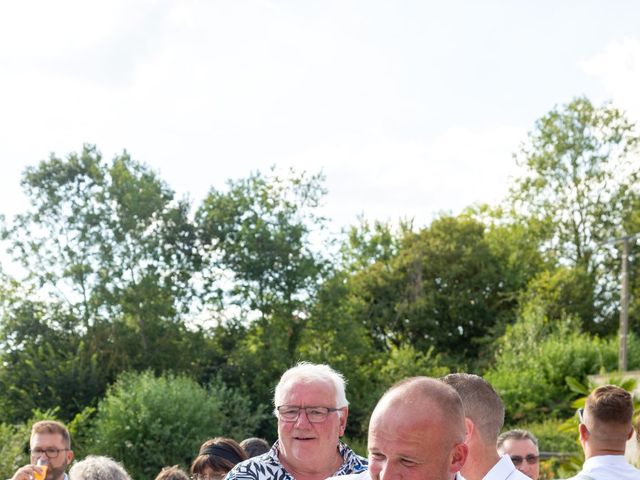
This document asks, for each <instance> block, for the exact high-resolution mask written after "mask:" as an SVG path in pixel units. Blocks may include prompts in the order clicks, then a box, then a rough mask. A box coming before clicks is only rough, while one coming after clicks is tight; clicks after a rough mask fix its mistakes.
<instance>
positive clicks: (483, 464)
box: [460, 442, 500, 480]
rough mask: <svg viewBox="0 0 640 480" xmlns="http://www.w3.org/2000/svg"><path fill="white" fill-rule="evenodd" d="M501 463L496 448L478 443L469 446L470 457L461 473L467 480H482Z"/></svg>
mask: <svg viewBox="0 0 640 480" xmlns="http://www.w3.org/2000/svg"><path fill="white" fill-rule="evenodd" d="M499 461H500V455H498V452H497V451H496V447H495V446H489V445H483V444H481V443H480V442H476V443H474V444H473V445H469V456H468V457H467V461H466V462H465V464H464V466H463V467H462V470H461V471H460V473H462V476H463V477H464V478H465V479H466V480H482V479H483V478H484V476H485V475H486V474H487V473H489V470H491V469H492V468H493V467H494V466H495V464H496V463H498V462H499Z"/></svg>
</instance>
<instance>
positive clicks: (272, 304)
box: [196, 171, 325, 318]
mask: <svg viewBox="0 0 640 480" xmlns="http://www.w3.org/2000/svg"><path fill="white" fill-rule="evenodd" d="M324 193H325V191H324V189H323V187H322V176H320V175H315V176H308V175H306V174H304V173H303V174H297V173H296V172H293V171H291V172H290V174H289V176H288V177H280V176H277V175H275V174H272V175H271V176H264V175H262V174H261V173H259V172H257V173H255V174H252V175H250V176H249V178H247V179H242V180H238V181H229V182H228V191H226V192H219V191H216V190H214V189H212V190H211V191H210V192H209V194H208V196H207V198H205V200H204V202H203V204H202V206H201V207H200V208H199V209H198V212H197V214H196V221H197V224H198V227H199V229H200V236H201V241H202V243H203V245H204V246H205V247H206V249H207V251H208V253H209V257H208V259H209V269H210V271H220V270H222V271H224V272H227V273H228V275H229V276H230V280H231V282H228V281H227V284H229V283H230V284H231V287H230V288H225V287H223V286H218V285H217V281H218V278H216V277H215V276H214V277H205V280H208V281H209V282H210V285H211V287H210V290H211V291H212V292H220V294H221V293H224V298H226V299H228V300H229V301H230V302H231V303H232V304H235V305H237V306H239V307H241V309H243V310H245V311H257V312H258V313H259V314H260V315H261V316H262V318H265V317H266V316H269V315H272V314H274V313H278V312H280V313H283V314H284V315H285V316H290V315H291V314H292V313H293V312H295V311H296V310H297V309H299V308H301V307H302V305H304V301H305V300H306V299H307V298H308V296H309V294H310V293H312V292H313V291H314V290H315V282H316V280H317V279H318V275H319V274H320V273H321V270H322V267H323V262H322V261H320V260H319V258H318V256H317V254H316V253H314V252H313V250H312V248H311V243H310V234H311V228H312V227H315V228H319V227H321V224H322V222H323V219H322V218H320V217H317V216H316V215H315V214H314V210H313V209H314V208H315V207H317V206H318V203H319V201H320V199H321V198H322V196H323V195H324Z"/></svg>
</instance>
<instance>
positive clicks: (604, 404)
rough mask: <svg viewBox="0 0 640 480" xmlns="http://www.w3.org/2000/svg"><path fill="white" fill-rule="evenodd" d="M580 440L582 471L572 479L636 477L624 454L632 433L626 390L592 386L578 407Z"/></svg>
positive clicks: (639, 473) (638, 475)
mask: <svg viewBox="0 0 640 480" xmlns="http://www.w3.org/2000/svg"><path fill="white" fill-rule="evenodd" d="M578 417H579V419H580V425H579V427H578V431H579V432H580V443H581V444H582V449H583V450H584V458H585V461H584V464H583V465H582V471H581V472H580V473H578V475H576V476H575V477H572V479H573V480H590V479H597V480H601V479H602V480H610V479H611V480H613V479H616V480H632V479H633V480H639V479H640V470H638V469H637V468H635V467H633V466H632V465H630V464H629V463H628V462H627V460H626V459H625V457H624V451H625V447H626V443H627V440H629V439H630V438H631V435H633V425H632V423H631V422H632V417H633V399H632V398H631V394H630V393H629V392H627V391H626V390H624V389H622V388H620V387H617V386H615V385H605V386H602V387H598V388H596V389H595V390H593V391H592V392H591V393H590V394H589V396H588V397H587V401H586V404H585V406H584V410H583V409H579V410H578Z"/></svg>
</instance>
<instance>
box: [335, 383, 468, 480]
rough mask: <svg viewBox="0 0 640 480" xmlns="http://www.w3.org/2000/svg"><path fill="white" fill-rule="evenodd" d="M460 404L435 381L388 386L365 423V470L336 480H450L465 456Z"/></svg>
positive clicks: (454, 476)
mask: <svg viewBox="0 0 640 480" xmlns="http://www.w3.org/2000/svg"><path fill="white" fill-rule="evenodd" d="M464 436H465V425H464V410H463V408H462V402H461V401H460V397H459V396H458V394H457V393H456V391H455V390H454V389H453V388H451V387H449V386H448V385H445V384H443V383H442V382H440V381H439V380H436V379H433V378H428V377H413V378H409V379H406V380H403V381H402V382H400V383H397V384H396V385H394V386H393V387H391V388H390V389H389V390H388V391H387V392H386V393H385V394H384V395H383V396H382V398H381V399H380V401H379V402H378V404H377V405H376V407H375V409H374V411H373V413H372V415H371V421H370V422H369V440H368V450H369V470H368V472H364V473H361V474H357V475H346V476H343V477H340V479H339V480H367V479H371V480H453V479H455V478H457V475H458V474H457V472H459V471H460V469H461V468H462V465H463V464H464V462H465V460H466V458H467V446H466V445H465V443H464Z"/></svg>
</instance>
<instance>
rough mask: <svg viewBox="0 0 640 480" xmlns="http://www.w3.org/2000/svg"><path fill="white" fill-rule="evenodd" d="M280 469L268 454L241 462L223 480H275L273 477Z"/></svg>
mask: <svg viewBox="0 0 640 480" xmlns="http://www.w3.org/2000/svg"><path fill="white" fill-rule="evenodd" d="M281 468H282V467H281V466H280V465H278V464H277V463H274V462H273V461H272V459H271V456H270V455H269V452H267V453H264V454H262V455H258V456H257V457H252V458H249V459H248V460H243V461H242V462H240V463H238V464H236V465H235V466H234V467H233V468H232V469H231V471H229V473H227V476H226V477H225V480H262V479H265V478H275V477H276V476H275V475H274V474H275V473H276V472H277V471H278V470H279V469H281Z"/></svg>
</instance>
